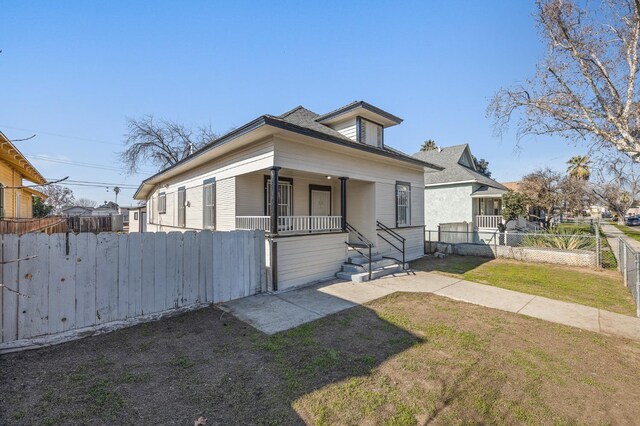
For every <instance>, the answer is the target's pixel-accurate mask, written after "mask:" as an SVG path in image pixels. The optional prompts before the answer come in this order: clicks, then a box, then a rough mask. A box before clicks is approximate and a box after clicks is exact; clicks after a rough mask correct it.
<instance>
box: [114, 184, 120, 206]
mask: <svg viewBox="0 0 640 426" xmlns="http://www.w3.org/2000/svg"><path fill="white" fill-rule="evenodd" d="M113 192H114V193H115V194H116V204H118V194H119V193H120V187H119V186H114V187H113Z"/></svg>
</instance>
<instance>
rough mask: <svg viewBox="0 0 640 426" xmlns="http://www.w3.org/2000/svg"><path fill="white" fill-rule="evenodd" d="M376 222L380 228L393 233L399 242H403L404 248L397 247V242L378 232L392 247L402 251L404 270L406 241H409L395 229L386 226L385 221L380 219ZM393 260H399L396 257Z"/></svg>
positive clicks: (403, 268)
mask: <svg viewBox="0 0 640 426" xmlns="http://www.w3.org/2000/svg"><path fill="white" fill-rule="evenodd" d="M376 224H377V225H378V227H379V228H380V230H382V231H384V232H386V233H387V234H389V235H391V236H392V237H393V238H395V239H396V240H398V241H399V242H401V243H402V249H400V248H399V247H397V246H396V245H395V244H393V243H392V242H391V241H389V240H387V239H386V238H385V237H383V236H382V235H380V234H379V233H378V237H380V238H382V239H383V240H385V241H386V242H387V243H388V244H389V245H390V246H391V247H393V248H394V249H396V250H398V251H399V252H400V253H402V270H403V271H404V270H405V269H406V268H405V242H406V241H407V239H406V238H404V237H403V236H402V235H400V234H398V233H397V232H395V231H394V230H392V229H391V228H389V227H388V226H386V225H385V224H384V223H382V222H380V221H376ZM392 259H393V260H396V261H397V260H398V259H395V258H392Z"/></svg>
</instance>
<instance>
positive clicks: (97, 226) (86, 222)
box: [67, 215, 122, 233]
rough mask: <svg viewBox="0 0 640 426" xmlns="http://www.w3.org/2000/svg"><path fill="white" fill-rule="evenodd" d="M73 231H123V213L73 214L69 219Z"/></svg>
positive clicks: (70, 229)
mask: <svg viewBox="0 0 640 426" xmlns="http://www.w3.org/2000/svg"><path fill="white" fill-rule="evenodd" d="M67 221H68V222H67V223H68V226H69V231H72V232H76V233H78V232H95V233H98V232H111V231H122V215H105V216H71V217H69V218H68V219H67Z"/></svg>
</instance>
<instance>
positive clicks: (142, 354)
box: [0, 293, 640, 425]
mask: <svg viewBox="0 0 640 426" xmlns="http://www.w3.org/2000/svg"><path fill="white" fill-rule="evenodd" d="M638 371H640V342H634V341H629V340H625V339H620V338H613V337H606V336H602V335H598V334H594V333H590V332H585V331H580V330H577V329H572V328H569V327H564V326H560V325H555V324H550V323H547V322H544V321H540V320H536V319H531V318H528V317H524V316H519V315H516V314H511V313H506V312H501V311H496V310H492V309H487V308H483V307H479V306H474V305H469V304H465V303H461V302H455V301H451V300H448V299H444V298H441V297H438V296H434V295H429V294H407V293H396V294H393V295H390V296H388V297H386V298H384V299H379V300H377V301H375V302H372V303H370V304H368V305H366V306H361V307H357V308H354V309H351V310H348V311H344V312H342V313H339V314H335V315H332V316H330V317H327V318H324V319H321V320H319V321H316V322H314V323H311V324H307V325H303V326H301V327H298V328H296V329H293V330H291V331H289V332H284V333H280V334H276V335H274V336H266V335H264V334H262V333H260V332H257V331H255V330H253V329H252V328H250V327H249V326H247V325H245V324H243V323H241V322H239V321H237V320H236V319H234V318H232V317H230V316H229V315H228V314H223V313H222V312H221V311H220V310H218V309H216V308H209V309H204V310H201V311H199V312H194V313H190V314H186V315H183V316H180V317H176V318H172V319H168V320H163V321H161V322H157V323H153V324H147V325H142V326H137V327H133V328H130V329H127V330H121V331H118V332H114V333H111V334H109V335H104V336H99V337H95V338H90V339H85V340H82V341H77V342H73V343H68V344H64V345H60V346H57V347H51V348H45V349H41V350H36V351H30V352H25V353H19V354H10V355H6V356H3V357H1V358H0V372H1V376H0V392H1V394H2V395H3V397H2V399H0V401H1V402H0V424H21V425H35V424H37V425H56V424H136V425H141V424H184V425H193V421H194V420H195V419H196V418H198V417H199V416H201V415H202V416H205V417H207V418H208V419H209V424H243V425H246V424H302V423H307V424H319V425H328V424H381V425H382V424H392V425H410V424H423V423H425V422H433V423H435V424H469V423H484V424H505V425H507V424H634V423H636V422H637V420H638V418H640V405H639V404H638V401H640V380H639V378H638Z"/></svg>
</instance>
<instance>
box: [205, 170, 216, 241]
mask: <svg viewBox="0 0 640 426" xmlns="http://www.w3.org/2000/svg"><path fill="white" fill-rule="evenodd" d="M202 209H203V211H202V217H203V228H204V229H216V179H215V178H212V179H207V180H205V181H204V182H203V185H202Z"/></svg>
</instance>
